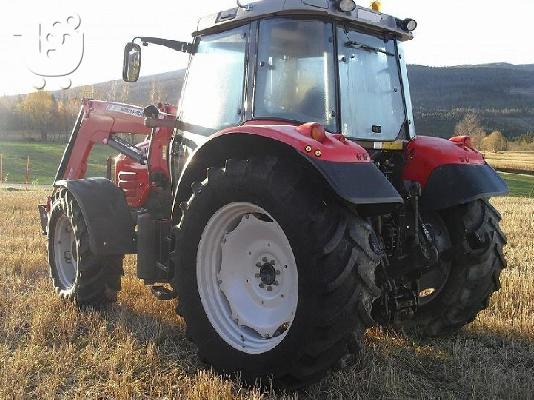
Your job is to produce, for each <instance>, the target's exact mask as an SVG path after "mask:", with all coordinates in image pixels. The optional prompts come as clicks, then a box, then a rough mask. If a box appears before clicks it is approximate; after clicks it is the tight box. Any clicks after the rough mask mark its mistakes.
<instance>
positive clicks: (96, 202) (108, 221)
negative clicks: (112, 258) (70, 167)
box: [54, 178, 135, 256]
mask: <svg viewBox="0 0 534 400" xmlns="http://www.w3.org/2000/svg"><path fill="white" fill-rule="evenodd" d="M54 186H55V187H56V188H58V187H63V188H66V189H67V190H68V191H69V192H70V193H71V194H72V195H73V196H74V198H75V199H76V202H77V203H78V205H79V206H80V209H81V211H82V215H83V217H84V220H85V223H86V225H87V231H88V234H89V246H90V248H91V251H92V252H93V254H95V255H98V256H108V255H122V254H130V253H135V231H134V227H135V224H134V221H133V219H132V216H131V214H130V210H129V208H128V204H127V203H126V199H125V198H124V193H123V192H122V190H121V189H119V188H118V187H117V186H115V185H114V184H113V182H111V181H110V180H108V179H105V178H87V179H76V180H62V181H57V182H56V183H55V184H54Z"/></svg>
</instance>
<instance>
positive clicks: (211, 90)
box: [180, 26, 249, 135]
mask: <svg viewBox="0 0 534 400" xmlns="http://www.w3.org/2000/svg"><path fill="white" fill-rule="evenodd" d="M248 29H249V28H248V26H243V27H239V28H235V29H232V30H230V31H227V32H223V33H219V34H214V35H209V36H205V37H202V38H201V39H200V42H199V44H198V48H197V51H196V52H195V54H194V56H193V57H192V59H191V63H190V65H189V70H188V76H187V80H186V84H185V89H184V92H183V94H182V99H183V100H182V103H181V114H180V115H181V118H180V119H181V120H182V121H183V122H184V123H185V126H186V127H188V126H189V127H190V128H187V129H186V130H188V131H191V132H193V133H199V134H203V135H209V134H211V133H214V132H216V131H218V130H221V129H223V128H225V127H228V126H232V125H237V124H238V123H239V122H240V120H241V114H242V108H243V88H244V79H245V53H246V48H247V33H248Z"/></svg>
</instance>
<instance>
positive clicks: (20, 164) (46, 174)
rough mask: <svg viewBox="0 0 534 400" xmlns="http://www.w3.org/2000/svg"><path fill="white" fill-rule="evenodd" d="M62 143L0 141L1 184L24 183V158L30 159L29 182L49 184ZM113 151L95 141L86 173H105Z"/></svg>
mask: <svg viewBox="0 0 534 400" xmlns="http://www.w3.org/2000/svg"><path fill="white" fill-rule="evenodd" d="M64 150H65V144H58V143H26V142H4V141H0V154H2V158H3V176H2V180H3V182H4V183H6V182H7V183H24V181H25V174H26V161H27V159H28V157H29V158H30V182H31V183H33V184H36V185H49V184H51V183H52V180H53V179H54V176H55V174H56V171H57V168H58V166H59V162H60V160H61V157H62V155H63V151H64ZM115 154H116V152H115V151H114V150H113V149H111V148H110V147H108V146H106V145H103V144H97V145H96V146H95V147H94V148H93V151H92V152H91V155H90V156H89V160H88V168H87V176H105V175H106V160H107V158H108V157H109V156H110V155H115Z"/></svg>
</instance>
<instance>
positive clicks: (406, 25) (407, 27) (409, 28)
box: [402, 18, 417, 32]
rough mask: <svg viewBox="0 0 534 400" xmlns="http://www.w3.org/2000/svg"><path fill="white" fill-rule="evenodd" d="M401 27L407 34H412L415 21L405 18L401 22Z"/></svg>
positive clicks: (415, 25)
mask: <svg viewBox="0 0 534 400" xmlns="http://www.w3.org/2000/svg"><path fill="white" fill-rule="evenodd" d="M402 27H403V28H404V29H405V30H407V31H408V32H413V31H415V28H417V21H416V20H415V19H411V18H406V19H405V20H404V21H402Z"/></svg>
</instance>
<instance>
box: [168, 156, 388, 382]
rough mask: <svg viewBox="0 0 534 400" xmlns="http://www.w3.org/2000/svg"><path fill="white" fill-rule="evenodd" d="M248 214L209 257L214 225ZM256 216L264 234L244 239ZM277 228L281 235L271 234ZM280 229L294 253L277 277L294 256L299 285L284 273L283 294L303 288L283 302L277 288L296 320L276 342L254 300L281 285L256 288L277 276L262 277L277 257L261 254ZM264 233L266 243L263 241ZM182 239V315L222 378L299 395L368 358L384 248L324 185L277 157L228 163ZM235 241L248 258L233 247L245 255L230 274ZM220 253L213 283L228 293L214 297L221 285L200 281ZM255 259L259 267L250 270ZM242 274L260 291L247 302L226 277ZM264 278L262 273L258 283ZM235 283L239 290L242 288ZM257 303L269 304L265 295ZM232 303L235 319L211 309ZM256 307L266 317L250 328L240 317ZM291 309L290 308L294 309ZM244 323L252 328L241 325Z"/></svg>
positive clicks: (188, 213) (213, 175)
mask: <svg viewBox="0 0 534 400" xmlns="http://www.w3.org/2000/svg"><path fill="white" fill-rule="evenodd" d="M244 204H245V205H247V206H246V207H249V211H248V212H250V214H248V215H247V211H246V210H247V208H243V210H244V211H243V213H242V214H243V216H242V219H241V217H239V216H238V217H237V219H236V222H230V223H229V224H228V227H229V229H228V231H227V232H228V233H227V235H225V236H224V239H221V240H220V244H217V243H215V245H213V246H212V247H209V246H208V247H206V246H205V242H204V241H205V240H207V239H206V238H207V237H211V236H217V235H216V232H217V229H219V228H217V226H218V225H217V224H216V223H215V222H214V221H217V220H218V218H219V217H220V218H222V217H221V215H222V216H224V215H226V214H224V212H226V211H225V210H226V209H234V210H235V209H239V207H245V206H243V205H244ZM254 207H256V208H254ZM221 213H223V214H221ZM248 216H251V217H250V219H253V220H254V221H253V222H254V224H255V225H256V228H257V229H258V230H259V232H260V233H259V235H258V237H257V238H255V236H254V233H253V232H252V231H250V232H251V233H247V232H240V230H241V229H244V228H241V225H242V223H244V222H243V221H244V220H245V219H247V220H248V219H249V218H247V217H248ZM230 219H231V218H230ZM273 223H274V224H275V225H276V226H271V227H269V225H271V224H273ZM263 225H264V226H263ZM262 226H263V227H262ZM206 227H208V228H206ZM276 227H278V228H280V231H281V232H282V235H279V236H277V237H281V239H280V241H279V243H285V242H284V237H285V238H286V239H287V242H288V243H289V249H290V251H289V250H288V251H287V252H283V253H284V254H285V255H282V256H279V253H277V252H276V251H274V250H273V254H275V255H273V256H272V259H273V261H274V267H275V268H278V258H283V257H286V260H287V259H290V258H291V255H293V256H294V262H293V264H294V265H293V268H295V272H296V273H293V274H290V275H285V272H282V273H281V274H280V275H276V277H278V276H280V287H282V288H283V287H284V285H285V283H284V278H285V279H289V280H291V279H293V278H291V277H298V278H296V279H297V281H298V282H295V283H294V284H295V286H292V285H291V284H290V285H288V286H287V287H286V288H287V289H290V290H288V291H286V292H279V293H278V292H275V291H276V290H278V287H274V286H273V287H272V293H277V294H278V295H281V294H284V293H285V294H286V296H296V298H295V300H296V302H295V304H294V306H295V310H294V315H292V316H291V317H289V318H288V323H287V324H286V325H285V327H284V329H283V330H276V331H275V332H273V331H274V328H273V327H272V326H271V327H269V323H268V322H269V321H270V320H269V319H268V318H267V316H268V315H270V314H268V313H266V310H265V309H262V308H261V307H260V306H257V305H254V304H253V303H254V302H255V300H254V298H255V296H256V295H255V294H253V295H249V294H248V293H256V291H257V290H260V289H261V290H263V288H261V284H262V283H264V284H265V285H264V286H266V284H267V283H269V282H272V280H271V281H269V282H264V281H260V280H259V281H258V282H255V281H254V278H255V277H256V278H257V279H263V278H264V273H265V275H267V273H268V271H267V270H268V269H269V268H267V267H266V268H265V269H266V271H263V269H264V265H263V262H264V261H265V260H263V261H262V260H261V254H263V253H262V252H265V254H266V261H265V262H266V263H269V262H271V263H272V261H271V255H270V254H271V253H270V250H269V249H268V247H263V248H260V247H261V246H263V245H262V244H261V243H260V242H262V241H263V238H264V237H265V236H266V235H267V233H268V232H270V230H269V229H271V228H272V229H271V230H272V231H277V229H278V228H276ZM262 229H266V231H264V232H267V233H261V230H262ZM175 234H176V255H177V256H176V258H175V265H176V274H175V276H176V281H175V287H176V289H177V292H178V298H179V303H180V313H181V314H182V315H183V316H184V318H185V320H186V323H187V333H188V336H189V337H190V338H191V339H192V340H193V341H194V342H195V343H196V345H197V347H198V351H199V356H200V358H201V359H202V360H204V361H206V362H207V363H209V364H211V365H213V366H214V367H215V369H217V370H218V371H220V372H222V373H229V374H236V373H239V374H240V375H241V378H242V379H243V380H244V381H245V382H248V383H254V382H255V381H256V380H257V379H263V380H264V383H265V379H268V378H270V377H272V378H274V384H275V385H277V386H285V387H292V388H295V387H300V386H303V385H306V384H309V383H311V382H313V381H316V380H318V379H320V378H321V377H322V376H324V375H325V373H326V372H327V371H328V370H329V369H330V368H331V367H334V366H336V365H339V363H340V360H341V359H344V358H345V357H347V355H348V354H352V353H354V352H355V351H356V350H358V349H359V346H360V342H361V337H362V334H363V331H364V330H365V328H366V327H368V326H369V325H370V324H371V323H372V319H371V317H370V312H371V304H372V301H373V300H374V299H375V298H376V297H378V296H379V294H380V290H379V289H378V288H377V287H376V286H375V282H374V273H375V268H376V267H377V266H378V265H379V263H380V256H379V255H378V254H377V253H376V252H375V250H374V249H375V248H376V247H373V246H372V243H377V242H376V237H375V234H374V231H373V230H372V228H371V226H370V225H369V224H368V223H367V222H365V221H364V220H362V219H361V218H359V217H357V216H355V215H354V214H353V213H352V212H350V211H348V210H347V209H346V208H345V207H343V206H342V205H340V204H339V203H338V201H337V200H336V199H334V198H333V197H332V196H331V195H330V193H329V191H328V190H327V189H326V188H325V186H324V184H323V182H322V181H320V180H319V179H318V178H313V177H312V176H311V175H310V174H307V173H306V171H303V170H302V169H301V168H300V169H297V168H294V165H292V164H291V163H289V162H285V161H284V162H281V161H279V160H278V159H276V158H274V157H273V158H258V159H252V160H249V161H236V160H229V161H227V162H226V166H225V167H224V168H210V169H209V170H208V173H207V177H206V179H205V180H204V181H203V182H198V183H195V184H193V193H192V195H191V197H190V199H189V201H188V202H187V203H184V204H182V218H181V221H180V224H179V225H178V226H177V228H176V231H175ZM235 235H238V238H239V240H238V241H237V242H236V243H238V244H239V245H240V246H241V247H242V249H241V252H239V251H238V247H239V246H237V245H236V246H234V247H233V249H234V251H233V252H232V253H231V254H232V255H234V256H235V255H236V252H238V253H239V256H237V257H234V258H233V262H232V263H230V264H229V265H230V266H228V265H227V264H225V261H224V260H225V259H224V257H225V256H224V254H225V253H224V251H225V246H227V245H229V244H227V242H231V241H232V240H233V239H232V236H235ZM219 236H220V235H219ZM282 236H283V237H282ZM228 237H229V238H228ZM277 240H278V239H276V238H275V239H273V243H274V246H272V247H275V246H276V243H277ZM218 246H219V247H220V248H222V250H221V251H220V254H221V255H220V256H217V251H213V252H212V254H213V256H212V257H211V258H210V257H207V259H208V260H212V261H211V262H212V264H213V263H215V265H216V266H217V267H218V268H219V269H218V271H219V272H218V273H217V274H216V276H215V277H212V280H213V282H215V283H218V284H219V285H220V291H219V290H214V291H212V292H209V291H207V288H208V287H209V286H210V285H212V284H211V283H209V279H205V277H204V275H203V273H199V271H203V269H202V265H203V263H204V261H203V260H204V259H206V257H205V256H204V254H205V251H204V250H203V249H205V248H212V249H217V248H218ZM254 246H259V247H254ZM279 247H281V248H282V247H284V245H283V244H280V246H279ZM241 254H242V255H241ZM256 254H258V255H259V257H260V258H259V261H257V260H256V258H255V256H256ZM218 257H219V258H218ZM247 257H251V259H250V265H249V266H247V265H248V261H249V260H248V259H247ZM275 258H276V259H277V260H275ZM213 260H215V261H213ZM243 260H245V261H246V262H244V261H243ZM284 263H285V264H286V265H287V266H288V270H290V269H291V268H292V266H291V265H289V264H291V262H290V261H288V262H285V261H284V262H282V263H280V265H281V266H282V268H284V267H283V265H284ZM237 264H240V265H241V264H242V265H245V267H243V270H242V278H241V279H242V287H243V288H248V287H249V286H246V285H248V284H249V280H250V281H253V285H254V290H252V291H250V290H249V289H243V290H241V292H239V293H240V295H241V297H240V300H239V301H237V300H233V297H232V295H231V294H230V295H228V292H229V289H228V286H229V285H228V283H227V279H231V278H229V276H230V275H229V274H228V273H226V272H225V270H226V268H232V272H233V273H234V275H233V277H235V276H236V275H237V276H238V278H239V277H240V276H241V275H240V274H239V273H238V272H239V271H240V270H238V269H235V268H236V265H237ZM258 268H259V269H258ZM255 270H256V271H259V273H256V275H255V274H254V271H255ZM215 271H217V270H215ZM278 273H279V272H278ZM214 274H215V273H214ZM247 279H249V280H247ZM277 279H278V278H277ZM199 282H201V284H199ZM231 282H232V284H235V285H239V279H234V280H232V281H231ZM258 287H260V289H258ZM267 287H268V286H267ZM291 287H293V288H294V289H295V290H291ZM206 292H207V293H206ZM295 292H296V293H295ZM220 293H223V295H221V294H220ZM258 293H260V295H259V296H260V298H261V299H263V298H262V297H261V296H263V294H261V293H262V292H261V291H260V292H258ZM223 296H226V297H224V298H225V299H226V302H227V303H226V304H228V312H227V313H228V316H227V317H226V318H225V317H224V313H223V312H222V311H220V310H219V311H214V310H213V309H212V308H213V306H210V302H211V303H213V304H225V303H224V301H220V300H217V301H215V302H213V301H211V300H210V299H220V298H222V297H223ZM266 296H269V294H268V293H267V294H266ZM267 298H268V297H266V299H267ZM217 302H218V303H217ZM247 304H248V305H251V306H253V305H254V307H255V308H254V309H255V310H257V312H256V313H253V314H252V315H253V317H252V319H251V317H250V316H248V315H247V316H246V318H244V319H242V318H241V314H240V313H244V314H246V310H245V311H242V308H243V307H245V306H246V305H247ZM287 304H288V306H287V307H291V306H292V304H293V303H292V302H288V303H287ZM221 310H224V307H222V308H221ZM275 310H276V312H280V313H282V314H283V315H285V316H287V315H291V313H287V314H284V311H283V308H282V309H279V308H276V307H275V306H273V309H272V312H273V313H274V312H275ZM262 313H264V314H262ZM236 317H238V318H236ZM247 318H248V319H247ZM236 319H238V320H239V321H242V322H241V324H243V325H240V324H238V323H236V322H235V320H236ZM243 320H244V321H245V322H243ZM251 320H252V321H253V323H252V324H250V321H251ZM289 320H290V321H289ZM218 321H219V322H218ZM221 321H222V322H221ZM277 321H278V320H277ZM247 323H248V324H249V325H246V324H247ZM250 325H254V326H255V328H254V329H252V328H250ZM258 327H259V328H258ZM274 327H275V325H274ZM239 332H242V333H241V338H242V340H243V341H244V344H243V345H242V346H240V343H239V340H237V341H235V340H233V339H232V337H239V336H236V335H238V334H239ZM259 332H263V333H262V334H260V333H259ZM273 333H274V334H273ZM262 335H263V336H262ZM277 335H278V336H277ZM270 336H271V337H270ZM269 341H271V342H269ZM249 343H250V345H249ZM239 347H241V348H239Z"/></svg>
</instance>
